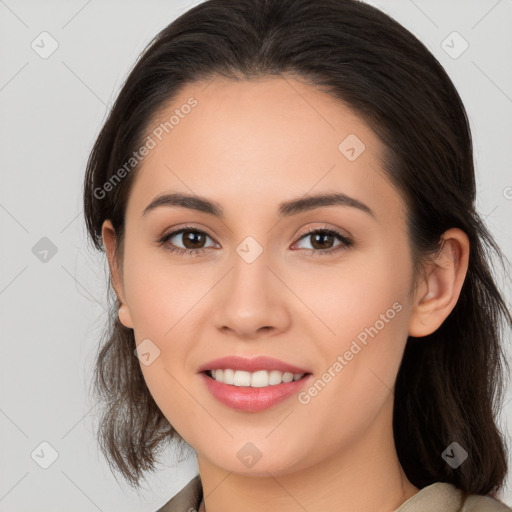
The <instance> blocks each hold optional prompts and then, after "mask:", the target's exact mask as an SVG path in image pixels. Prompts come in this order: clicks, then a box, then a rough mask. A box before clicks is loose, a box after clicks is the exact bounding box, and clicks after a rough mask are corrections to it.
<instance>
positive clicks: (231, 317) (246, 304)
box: [213, 251, 293, 339]
mask: <svg viewBox="0 0 512 512" xmlns="http://www.w3.org/2000/svg"><path fill="white" fill-rule="evenodd" d="M232 261H233V266H232V267H231V269H230V271H229V272H228V273H227V275H225V277H224V278H223V279H222V281H221V282H220V283H219V284H218V285H217V286H216V292H215V298H214V304H215V306H214V312H213V319H214V323H215V327H216V328H217V329H219V330H221V331H225V332H230V333H232V334H233V335H236V336H237V337H239V338H244V339H254V338H256V337H260V336H261V335H262V334H263V333H267V334H268V335H271V334H273V333H275V332H279V331H284V330H286V329H287V328H288V326H289V324H290V310H289V308H288V303H287V301H288V300H290V297H292V296H293V295H292V294H291V292H290V291H289V290H288V289H287V287H286V286H285V285H284V284H283V281H282V278H281V279H280V278H279V276H278V274H279V271H276V269H275V268H271V267H270V265H271V262H270V261H269V258H268V257H267V255H266V253H265V251H263V253H262V254H261V255H260V256H259V257H258V258H256V259H255V260H254V261H252V262H248V261H246V260H245V259H244V258H243V257H240V256H239V255H238V254H235V255H234V257H233V259H232ZM274 266H275V265H274Z"/></svg>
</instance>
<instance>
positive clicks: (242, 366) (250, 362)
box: [197, 356, 311, 373]
mask: <svg viewBox="0 0 512 512" xmlns="http://www.w3.org/2000/svg"><path fill="white" fill-rule="evenodd" d="M228 368H229V369H231V370H243V371H246V372H251V373H253V372H257V371H259V370H269V371H270V370H279V371H281V372H283V373H285V372H289V373H311V372H310V371H309V370H307V369H306V368H301V367H300V366H296V365H293V364H291V363H286V362H284V361H280V360H279V359H275V358H273V357H268V356H257V357H254V358H251V359H247V358H244V357H240V356H227V357H222V358H220V359H214V360H212V361H209V362H207V363H205V364H203V365H201V366H200V367H199V368H198V370H197V371H198V373H204V372H206V371H208V370H224V369H228Z"/></svg>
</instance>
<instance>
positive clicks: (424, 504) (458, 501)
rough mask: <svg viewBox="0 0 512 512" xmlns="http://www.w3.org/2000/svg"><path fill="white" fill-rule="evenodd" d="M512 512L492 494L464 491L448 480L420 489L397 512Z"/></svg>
mask: <svg viewBox="0 0 512 512" xmlns="http://www.w3.org/2000/svg"><path fill="white" fill-rule="evenodd" d="M441 510H442V511H444V512H512V509H511V508H510V507H508V506H507V505H505V504H504V503H502V502H501V501H499V500H497V499H495V498H492V497H491V496H483V495H479V494H469V495H467V496H464V493H463V492H462V491H461V490H460V489H458V488H457V487H455V486H454V485H452V484H450V483H447V482H435V483H433V484H431V485H428V486H426V487H424V488H423V489H420V491H419V492H417V493H416V494H414V495H413V496H412V497H411V498H409V499H408V500H407V501H405V502H404V503H403V504H402V505H401V506H400V507H399V508H397V509H396V510H395V512H427V511H428V512H431V511H432V512H434V511H441Z"/></svg>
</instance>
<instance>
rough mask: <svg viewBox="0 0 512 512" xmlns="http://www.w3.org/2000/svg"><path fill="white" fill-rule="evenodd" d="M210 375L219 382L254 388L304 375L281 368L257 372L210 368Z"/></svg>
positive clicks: (296, 378) (297, 378)
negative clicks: (283, 370) (281, 370)
mask: <svg viewBox="0 0 512 512" xmlns="http://www.w3.org/2000/svg"><path fill="white" fill-rule="evenodd" d="M208 373H209V375H210V376H211V377H212V378H213V379H215V380H216V381H218V382H222V383H224V384H230V385H232V386H245V387H247V386H250V387H253V388H263V387H266V386H275V385H276V384H281V383H283V382H292V381H294V380H299V379H300V378H302V377H303V376H304V374H303V373H295V374H293V373H290V372H284V373H283V372H280V371H279V370H271V371H270V372H268V371H267V370H259V371H257V372H253V373H251V372H244V371H242V370H236V371H235V370H231V369H225V370H210V371H209V372H208Z"/></svg>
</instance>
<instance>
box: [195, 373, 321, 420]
mask: <svg viewBox="0 0 512 512" xmlns="http://www.w3.org/2000/svg"><path fill="white" fill-rule="evenodd" d="M199 375H200V377H201V379H202V380H203V382H204V384H205V386H206V388H207V390H208V391H209V392H210V394H211V395H212V397H214V398H215V399H216V400H217V401H218V402H219V403H221V404H223V405H224V406H227V407H229V408H230V409H234V410H236V411H243V412H253V413H254V412H261V411H264V410H267V409H270V408H272V407H275V406H277V405H278V404H279V403H281V402H283V403H285V402H286V399H288V398H291V397H292V396H293V395H296V394H297V393H298V392H299V391H300V390H301V389H302V388H304V387H305V386H306V385H307V383H309V382H310V381H311V380H312V379H313V374H312V373H310V372H306V373H299V374H293V373H291V372H284V373H283V372H280V371H278V370H272V371H270V372H268V371H266V370H258V371H255V372H246V371H241V370H236V371H235V370H232V369H229V368H226V369H218V370H204V371H202V372H200V373H199Z"/></svg>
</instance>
